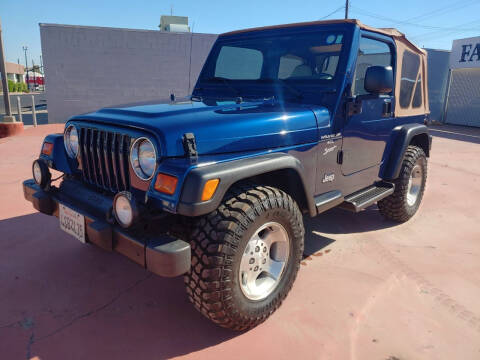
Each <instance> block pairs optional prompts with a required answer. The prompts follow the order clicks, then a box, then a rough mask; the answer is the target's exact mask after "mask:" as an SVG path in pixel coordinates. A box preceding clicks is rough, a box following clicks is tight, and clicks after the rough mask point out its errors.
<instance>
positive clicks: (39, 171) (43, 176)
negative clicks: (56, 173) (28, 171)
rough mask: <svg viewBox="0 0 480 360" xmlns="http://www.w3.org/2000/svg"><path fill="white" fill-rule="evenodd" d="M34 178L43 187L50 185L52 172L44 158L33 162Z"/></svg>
mask: <svg viewBox="0 0 480 360" xmlns="http://www.w3.org/2000/svg"><path fill="white" fill-rule="evenodd" d="M32 173H33V180H35V183H36V184H37V185H38V186H40V188H42V189H47V188H48V187H49V186H50V179H51V174H50V171H49V170H48V166H47V164H45V162H44V161H43V160H35V161H34V162H33V164H32Z"/></svg>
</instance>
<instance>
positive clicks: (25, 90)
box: [20, 83, 28, 93]
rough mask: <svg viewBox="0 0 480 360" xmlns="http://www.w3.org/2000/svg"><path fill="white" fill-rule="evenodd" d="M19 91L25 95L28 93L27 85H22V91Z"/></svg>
mask: <svg viewBox="0 0 480 360" xmlns="http://www.w3.org/2000/svg"><path fill="white" fill-rule="evenodd" d="M20 91H22V92H25V93H28V86H27V83H22V89H21V90H20Z"/></svg>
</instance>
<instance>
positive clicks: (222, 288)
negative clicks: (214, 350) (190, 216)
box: [185, 184, 305, 330]
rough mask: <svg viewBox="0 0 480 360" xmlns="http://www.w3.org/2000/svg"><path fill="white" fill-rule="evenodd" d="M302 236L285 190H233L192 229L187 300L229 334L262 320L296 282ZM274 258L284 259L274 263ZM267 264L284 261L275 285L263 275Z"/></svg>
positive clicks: (296, 211)
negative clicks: (228, 331) (270, 244)
mask: <svg viewBox="0 0 480 360" xmlns="http://www.w3.org/2000/svg"><path fill="white" fill-rule="evenodd" d="M304 232H305V231H304V227H303V218H302V214H301V212H300V209H299V208H298V206H297V204H296V203H295V201H293V199H292V198H291V197H290V196H289V195H287V194H286V193H284V192H283V191H281V190H278V189H276V188H273V187H270V186H257V185H254V184H246V185H240V186H235V187H233V188H232V189H231V190H229V192H228V193H227V194H226V195H225V198H224V200H223V202H222V204H221V205H220V206H219V207H218V209H217V210H215V211H213V212H211V213H210V214H208V215H205V216H202V217H201V218H199V219H197V220H196V221H195V223H194V225H193V230H192V234H191V242H190V245H191V248H192V267H191V269H190V271H189V272H188V274H187V275H185V286H186V291H187V294H188V297H189V299H190V301H191V302H192V303H193V305H194V306H195V308H196V309H197V310H198V311H200V312H201V313H202V314H203V315H204V316H206V317H207V318H209V319H210V320H211V321H213V322H214V323H216V324H218V325H220V326H222V327H225V328H229V329H232V330H245V329H250V328H252V327H254V326H256V325H258V324H260V323H261V322H263V321H265V319H267V318H268V317H269V316H270V315H271V314H272V313H273V312H274V311H275V310H276V309H277V308H278V307H279V306H280V305H281V303H282V301H283V300H284V299H285V297H286V296H287V294H288V292H289V291H290V289H291V287H292V285H293V282H294V281H295V278H296V276H297V272H298V268H299V265H300V261H301V259H302V254H303V238H304ZM268 239H270V242H269V243H272V242H271V239H273V244H277V245H278V246H275V247H276V248H279V249H283V250H278V249H277V250H274V245H272V246H271V247H269V249H268V250H267V247H268V245H267V242H268ZM275 239H277V240H278V239H280V240H281V241H277V240H275ZM282 239H283V240H282ZM252 241H253V242H252ZM255 242H257V243H258V245H259V246H255V244H256V243H255ZM287 244H288V245H287ZM264 248H265V250H264ZM274 253H275V254H274ZM277 254H282V255H278V256H279V258H275V259H274V257H275V256H277ZM265 255H266V256H265ZM262 256H263V257H262ZM242 260H243V261H242ZM274 260H275V261H274ZM270 261H272V263H275V264H276V265H278V264H280V263H282V262H283V263H282V264H283V265H281V270H279V271H278V273H277V274H278V277H277V280H275V276H274V274H273V271H272V274H273V275H270V273H269V272H266V271H265V270H266V268H265V266H268V264H269V263H270ZM249 264H252V266H251V267H250V265H249ZM262 264H264V265H262ZM262 266H263V267H264V268H263V269H261V267H262ZM278 269H280V267H279V268H278ZM249 279H250V280H251V281H250V280H249ZM275 281H276V283H275V284H274V285H272V283H273V282H275ZM257 284H259V286H257ZM264 289H265V292H262V291H263V290H264ZM267 290H268V291H267Z"/></svg>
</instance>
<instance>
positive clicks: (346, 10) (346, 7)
mask: <svg viewBox="0 0 480 360" xmlns="http://www.w3.org/2000/svg"><path fill="white" fill-rule="evenodd" d="M348 3H349V0H345V19H348V5H349V4H348Z"/></svg>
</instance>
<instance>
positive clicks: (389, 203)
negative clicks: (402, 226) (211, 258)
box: [377, 145, 427, 223]
mask: <svg viewBox="0 0 480 360" xmlns="http://www.w3.org/2000/svg"><path fill="white" fill-rule="evenodd" d="M421 157H424V158H425V167H424V169H423V176H424V178H425V181H426V178H427V166H426V164H427V159H426V156H425V152H424V151H423V149H422V148H420V147H418V146H413V145H409V146H408V147H407V150H406V151H405V155H404V157H403V162H402V168H401V170H400V175H399V177H398V178H397V179H395V180H394V181H393V183H394V184H395V191H394V193H393V194H392V195H390V196H387V197H386V198H384V199H382V200H380V201H379V202H378V204H377V205H378V209H379V211H380V214H382V215H383V216H384V217H386V218H387V219H390V220H393V221H396V222H400V223H403V222H406V221H408V220H409V219H410V218H411V217H412V216H413V214H414V213H415V212H413V214H412V212H411V211H408V209H407V205H406V196H407V191H408V181H409V178H410V173H411V171H412V169H413V167H414V166H415V163H416V162H417V160H418V159H419V158H421ZM424 192H425V186H423V187H422V189H421V190H420V193H419V194H418V199H419V200H418V201H417V204H416V209H415V211H416V210H417V209H418V206H419V205H420V202H421V200H422V198H423V193H424Z"/></svg>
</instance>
